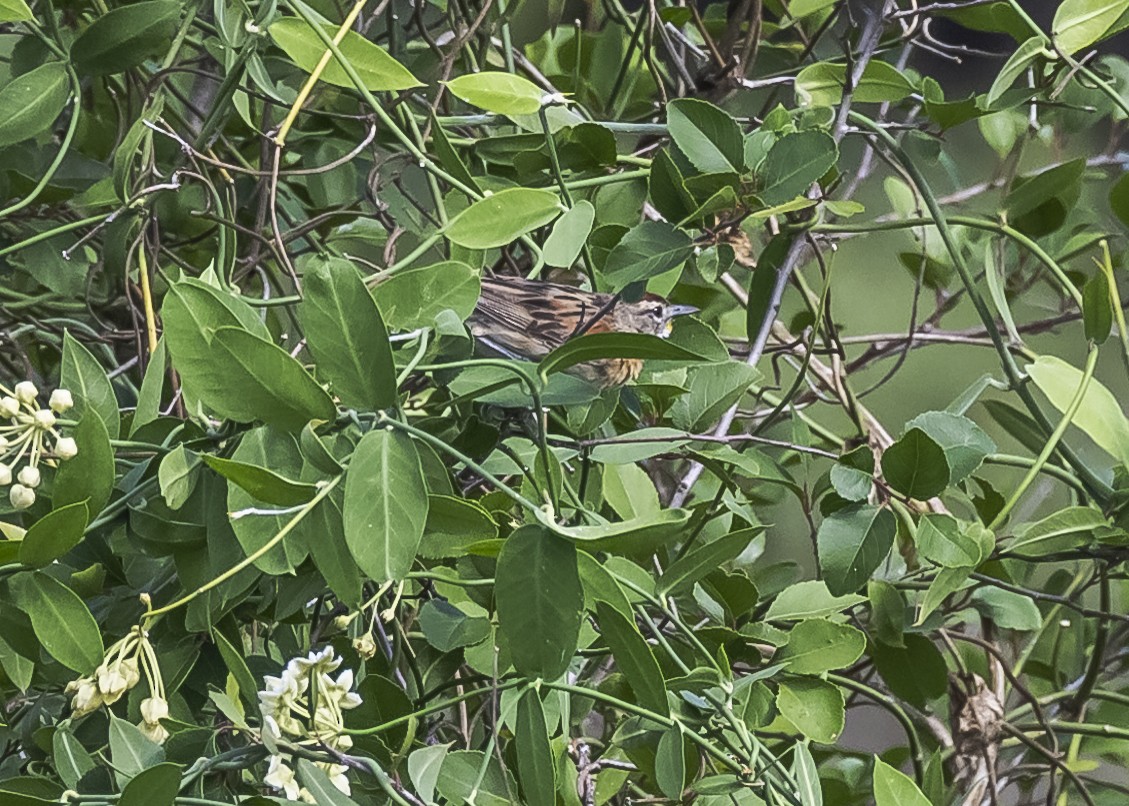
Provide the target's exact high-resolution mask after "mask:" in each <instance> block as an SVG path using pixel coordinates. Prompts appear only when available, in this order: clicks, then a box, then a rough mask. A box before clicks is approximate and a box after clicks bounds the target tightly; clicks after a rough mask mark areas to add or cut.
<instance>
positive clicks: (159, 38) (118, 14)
mask: <svg viewBox="0 0 1129 806" xmlns="http://www.w3.org/2000/svg"><path fill="white" fill-rule="evenodd" d="M180 11H181V5H180V3H178V2H175V0H150V2H144V3H133V4H132V5H128V6H121V7H120V8H115V9H113V10H112V11H109V12H107V13H106V14H103V15H102V16H101V17H99V18H98V19H96V20H95V21H94V22H93V23H91V25H90V27H89V28H87V29H86V30H85V31H83V32H82V33H81V34H79V36H78V39H76V40H75V41H74V44H73V45H71V62H72V63H73V64H74V68H75V70H77V71H78V72H79V73H80V74H82V75H88V76H104V75H109V74H111V73H121V72H122V71H124V70H128V69H129V68H130V67H137V66H138V65H140V64H143V63H144V62H145V61H146V60H147V59H149V58H150V57H152V56H156V55H158V54H160V53H164V52H165V51H166V50H167V49H168V46H169V42H170V40H171V39H172V34H173V30H174V29H175V27H176V22H177V20H178V19H179V18H180Z"/></svg>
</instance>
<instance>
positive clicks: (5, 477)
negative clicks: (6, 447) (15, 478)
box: [0, 465, 12, 487]
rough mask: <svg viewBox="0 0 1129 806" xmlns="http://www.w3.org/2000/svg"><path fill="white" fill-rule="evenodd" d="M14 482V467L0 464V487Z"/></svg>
mask: <svg viewBox="0 0 1129 806" xmlns="http://www.w3.org/2000/svg"><path fill="white" fill-rule="evenodd" d="M11 483H12V468H10V467H8V466H7V465H0V487H7V486H8V485H9V484H11Z"/></svg>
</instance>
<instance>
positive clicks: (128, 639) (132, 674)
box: [66, 627, 169, 744]
mask: <svg viewBox="0 0 1129 806" xmlns="http://www.w3.org/2000/svg"><path fill="white" fill-rule="evenodd" d="M142 674H144V675H145V679H146V681H147V682H148V683H149V696H148V697H146V698H145V699H144V700H142V701H141V722H139V723H138V725H137V727H139V728H140V729H141V732H142V734H144V735H145V737H146V738H147V739H149V740H150V741H153V742H156V743H157V744H161V743H163V742H164V741H165V739H167V738H168V737H169V732H168V730H167V729H166V728H165V726H164V725H162V724H161V720H162V719H164V718H165V717H167V716H168V715H169V703H168V700H166V699H165V683H164V679H163V678H162V677H161V670H160V668H159V667H158V666H157V654H156V652H155V651H154V650H153V645H152V644H151V643H149V633H147V632H145V631H144V630H143V629H141V627H134V628H133V629H132V630H130V632H129V634H128V635H126V636H125V638H122V639H121V640H120V641H118V642H117V643H116V644H114V645H113V646H112V647H110V649H109V651H107V652H106V656H105V658H103V659H102V663H101V665H100V666H99V667H98V668H97V669H95V670H94V674H92V675H90V676H89V677H80V678H79V679H78V680H72V681H71V682H70V683H68V684H67V688H66V692H67V694H70V695H71V708H72V709H73V711H74V716H75V717H80V716H85V715H86V714H89V713H91V712H92V711H96V710H98V708H99V707H100V706H103V705H113V704H114V703H115V702H117V701H118V700H119V699H121V696H122V695H123V694H125V693H126V692H127V691H129V690H130V689H131V688H133V687H134V686H136V685H137V684H138V683H139V682H141V676H142Z"/></svg>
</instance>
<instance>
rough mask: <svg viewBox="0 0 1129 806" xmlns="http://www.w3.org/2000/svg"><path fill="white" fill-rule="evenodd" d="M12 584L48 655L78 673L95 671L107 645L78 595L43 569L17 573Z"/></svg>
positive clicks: (19, 604) (12, 589) (16, 596)
mask: <svg viewBox="0 0 1129 806" xmlns="http://www.w3.org/2000/svg"><path fill="white" fill-rule="evenodd" d="M9 585H10V586H11V591H12V601H13V602H14V603H15V605H16V607H18V608H19V609H20V610H22V611H23V612H24V613H26V614H27V615H28V617H29V618H30V619H31V626H32V627H33V628H34V630H35V636H36V638H37V639H38V640H39V642H40V643H41V644H42V645H43V649H44V650H46V651H47V654H48V655H50V656H51V657H53V658H54V659H55V660H57V661H59V663H61V664H63V665H64V666H66V667H67V668H68V669H71V670H73V671H76V672H78V673H79V674H90V673H91V672H93V671H94V668H95V667H96V666H98V664H100V663H101V662H102V656H103V655H104V654H105V647H104V646H103V645H102V633H101V631H100V630H99V629H98V623H97V622H96V621H95V620H94V616H92V615H90V610H89V609H87V607H86V605H85V604H84V603H83V601H82V599H80V598H79V596H78V594H76V593H75V592H74V591H73V590H71V589H70V588H68V587H67V586H66V585H64V584H63V583H62V582H59V581H58V580H57V579H55V578H54V577H49V576H47V574H44V573H43V572H41V571H35V572H32V573H22V574H16V575H15V576H13V577H12V578H11V582H10V583H9Z"/></svg>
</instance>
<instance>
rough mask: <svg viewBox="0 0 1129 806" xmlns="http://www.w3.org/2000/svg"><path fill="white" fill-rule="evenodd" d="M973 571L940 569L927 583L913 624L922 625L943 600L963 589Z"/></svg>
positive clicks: (970, 569)
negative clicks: (927, 585)
mask: <svg viewBox="0 0 1129 806" xmlns="http://www.w3.org/2000/svg"><path fill="white" fill-rule="evenodd" d="M973 570H974V569H973V568H972V567H970V566H960V567H957V568H942V569H941V570H940V571H939V572H938V573H937V576H935V577H934V578H933V581H932V582H930V583H929V587H928V588H927V589H926V591H925V595H924V596H923V597H921V604H920V607H919V608H918V614H917V621H916V622H915V623H916V624H923V623H924V622H925V619H927V618H929V616H930V615H931V614H932V613H933V611H935V610H936V609H937V608H938V607H940V606H941V605H943V604H944V603H945V599H947V598H948V597H949V596H950V595H951V594H953V593H955V592H956V591H958V590H960V589H961V588H963V587H964V586H965V585H966V584H967V583H968V578H969V576H970V575H971V574H972V571H973ZM892 646H899V647H900V646H903V644H892Z"/></svg>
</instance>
